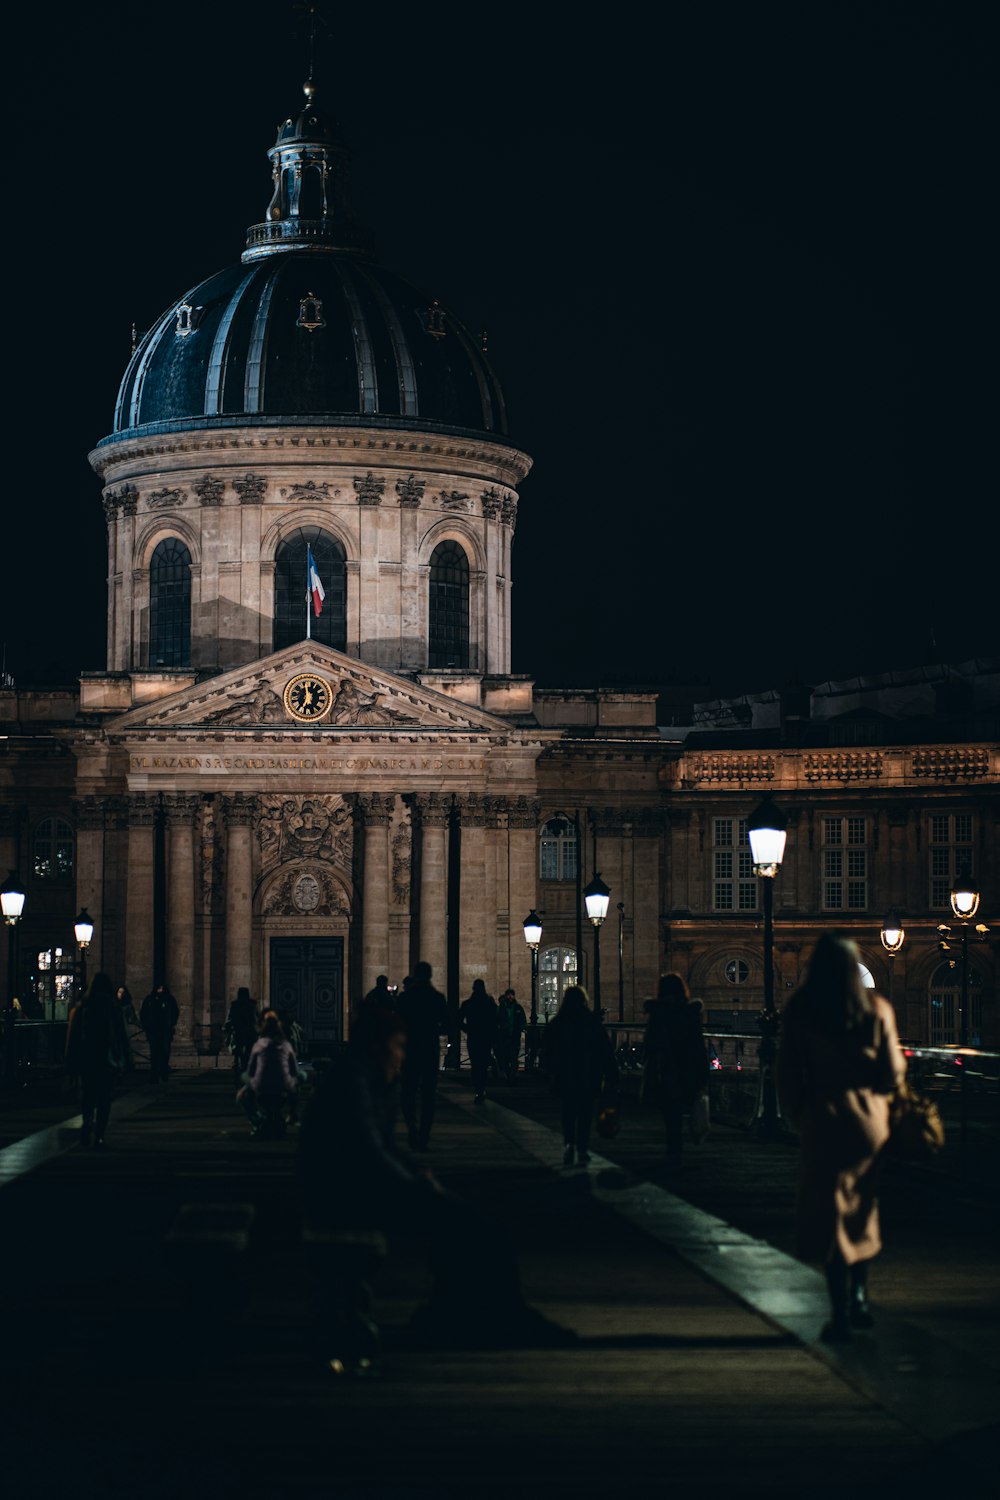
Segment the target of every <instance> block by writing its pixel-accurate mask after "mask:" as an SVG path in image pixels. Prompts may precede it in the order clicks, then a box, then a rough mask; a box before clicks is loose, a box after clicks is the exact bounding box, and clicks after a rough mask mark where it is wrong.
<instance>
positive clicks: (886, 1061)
mask: <svg viewBox="0 0 1000 1500" xmlns="http://www.w3.org/2000/svg"><path fill="white" fill-rule="evenodd" d="M858 963H859V954H858V949H857V945H856V944H855V943H853V942H851V940H850V939H849V938H845V937H840V936H838V935H837V934H835V933H826V934H824V936H823V937H821V938H820V939H819V942H818V943H817V944H816V947H815V948H814V950H813V955H812V958H811V959H810V962H809V968H808V971H807V973H806V979H805V983H804V984H803V985H801V986H800V988H799V989H798V990H796V992H795V994H794V995H793V996H792V998H791V999H790V1000H789V1002H788V1004H787V1005H786V1006H785V1010H784V1015H783V1016H782V1024H781V1042H780V1046H779V1050H778V1088H779V1091H780V1095H781V1101H782V1104H783V1106H784V1108H785V1111H786V1113H787V1115H788V1118H789V1119H790V1120H791V1122H792V1124H793V1125H795V1126H796V1127H797V1129H798V1131H799V1143H800V1157H799V1192H798V1205H797V1225H796V1227H797V1251H796V1253H797V1254H798V1255H799V1256H800V1258H801V1259H802V1260H806V1261H815V1262H819V1263H820V1264H821V1265H822V1266H823V1268H824V1270H825V1272H826V1279H827V1286H828V1289H829V1293H830V1314H831V1316H830V1322H829V1323H827V1325H826V1327H825V1328H824V1329H823V1333H822V1338H823V1339H824V1340H826V1341H827V1342H829V1343H834V1342H840V1341H842V1340H845V1339H849V1338H850V1337H851V1335H852V1332H853V1330H854V1329H855V1328H871V1327H872V1324H873V1321H874V1320H873V1318H872V1315H871V1311H870V1309H869V1306H868V1262H869V1261H870V1260H872V1259H873V1258H874V1257H875V1256H876V1255H877V1254H878V1253H879V1251H880V1250H881V1248H882V1237H881V1230H880V1225H879V1212H878V1198H877V1190H878V1175H877V1173H878V1156H879V1153H880V1151H881V1150H882V1148H883V1146H884V1145H885V1144H886V1142H887V1141H888V1139H889V1099H888V1095H889V1094H890V1093H891V1092H892V1090H893V1089H895V1088H897V1087H898V1085H899V1084H900V1083H901V1082H902V1080H903V1075H904V1074H905V1072H906V1063H905V1061H904V1058H903V1053H902V1049H901V1048H900V1045H899V1037H898V1034H897V1032H896V1017H895V1014H894V1012H893V1009H892V1006H891V1005H890V1004H889V1002H888V1001H887V1000H883V998H882V996H881V995H876V994H875V992H874V990H866V989H865V987H864V985H863V984H862V983H861V971H860V969H859V967H858Z"/></svg>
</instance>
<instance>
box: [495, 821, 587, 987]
mask: <svg viewBox="0 0 1000 1500" xmlns="http://www.w3.org/2000/svg"><path fill="white" fill-rule="evenodd" d="M540 813H541V809H540V806H539V804H538V803H537V802H536V801H534V800H531V799H529V798H527V797H518V798H517V799H516V800H513V801H512V802H511V804H510V808H509V809H508V813H507V829H508V832H507V838H508V851H507V867H508V870H509V871H510V876H509V897H508V899H509V902H510V907H509V910H510V931H509V938H508V942H509V951H510V982H511V984H512V985H513V986H514V988H515V989H516V990H517V998H518V999H519V1000H520V1001H521V1002H522V1003H523V1005H524V1008H525V1010H526V1011H527V1010H528V1009H529V1007H530V1004H531V953H530V951H529V949H528V945H527V943H526V942H525V941H524V927H523V925H522V924H523V922H524V919H525V917H526V916H527V915H528V913H529V911H531V910H532V909H533V908H537V906H538V905H539V897H538V820H539V817H540ZM584 940H585V941H586V935H585V937H584ZM543 941H544V939H543Z"/></svg>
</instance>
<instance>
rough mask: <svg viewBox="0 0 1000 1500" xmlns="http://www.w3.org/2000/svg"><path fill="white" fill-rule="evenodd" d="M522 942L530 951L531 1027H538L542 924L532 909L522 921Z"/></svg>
mask: <svg viewBox="0 0 1000 1500" xmlns="http://www.w3.org/2000/svg"><path fill="white" fill-rule="evenodd" d="M524 941H525V942H526V943H527V945H528V947H529V948H530V949H531V1025H532V1026H537V1025H538V945H539V943H540V942H541V941H542V924H541V921H540V919H539V916H538V913H537V911H536V910H535V908H534V907H532V908H531V910H530V911H529V913H528V915H527V916H526V917H525V919H524Z"/></svg>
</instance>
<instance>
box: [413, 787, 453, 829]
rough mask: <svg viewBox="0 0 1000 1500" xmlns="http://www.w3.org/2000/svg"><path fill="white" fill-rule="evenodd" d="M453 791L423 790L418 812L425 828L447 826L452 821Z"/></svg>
mask: <svg viewBox="0 0 1000 1500" xmlns="http://www.w3.org/2000/svg"><path fill="white" fill-rule="evenodd" d="M452 801H453V799H452V795H451V792H421V794H420V796H419V797H418V798H417V803H416V806H417V812H418V814H419V817H420V822H421V825H422V826H423V827H424V828H447V827H448V824H449V823H450V822H451V809H452Z"/></svg>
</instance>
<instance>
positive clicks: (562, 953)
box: [538, 948, 577, 1025]
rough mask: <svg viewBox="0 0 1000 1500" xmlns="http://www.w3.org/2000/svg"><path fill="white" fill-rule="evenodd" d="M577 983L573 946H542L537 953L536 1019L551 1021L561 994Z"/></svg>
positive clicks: (557, 1007)
mask: <svg viewBox="0 0 1000 1500" xmlns="http://www.w3.org/2000/svg"><path fill="white" fill-rule="evenodd" d="M576 983H577V977H576V952H575V950H574V949H573V948H543V949H542V950H541V952H540V953H539V955H538V1019H539V1021H540V1022H542V1024H543V1025H544V1023H545V1022H546V1021H551V1020H552V1017H553V1016H554V1015H555V1013H556V1011H557V1010H558V1009H559V1004H560V1001H561V1000H562V997H563V995H564V994H565V993H566V991H567V990H568V989H569V987H570V985H571V984H576Z"/></svg>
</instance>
